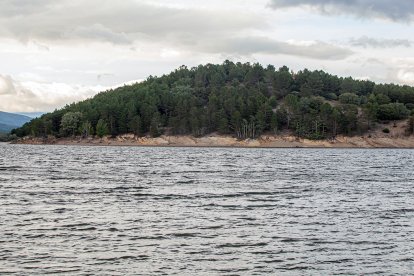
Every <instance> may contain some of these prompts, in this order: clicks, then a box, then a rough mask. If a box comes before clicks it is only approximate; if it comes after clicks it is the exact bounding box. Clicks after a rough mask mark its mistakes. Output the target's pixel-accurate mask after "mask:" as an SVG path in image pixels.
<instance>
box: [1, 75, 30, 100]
mask: <svg viewBox="0 0 414 276" xmlns="http://www.w3.org/2000/svg"><path fill="white" fill-rule="evenodd" d="M4 95H7V96H13V97H22V96H23V97H25V98H33V97H35V95H34V94H33V93H32V92H31V91H30V90H28V89H24V88H22V87H20V86H19V85H18V84H17V83H16V82H15V81H14V80H13V79H12V78H11V77H10V76H3V75H0V96H4Z"/></svg>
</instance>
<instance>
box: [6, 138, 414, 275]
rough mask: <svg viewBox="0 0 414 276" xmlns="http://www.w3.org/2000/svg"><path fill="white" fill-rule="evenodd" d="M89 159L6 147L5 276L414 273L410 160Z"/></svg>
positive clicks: (223, 154) (204, 151)
mask: <svg viewBox="0 0 414 276" xmlns="http://www.w3.org/2000/svg"><path fill="white" fill-rule="evenodd" d="M79 149H80V148H79V147H71V146H67V147H59V146H24V145H5V144H0V151H1V152H2V155H1V156H0V199H1V200H0V218H1V221H0V233H1V235H0V274H2V275H42V274H58V273H60V274H70V275H91V274H95V275H96V274H99V275H102V274H105V275H137V274H142V275H157V274H159V275H169V274H177V275H217V274H218V275H263V274H268V275H328V274H329V275H333V274H342V275H365V274H388V275H412V274H414V265H413V263H414V255H413V252H414V239H413V238H412V237H414V227H413V225H414V209H413V207H412V206H414V174H413V172H414V162H413V161H414V155H413V151H411V150H348V149H329V150H328V149H320V150H319V149H219V148H214V149H208V148H133V147H131V148H129V147H124V148H117V147H82V150H79ZM27 156H30V158H27Z"/></svg>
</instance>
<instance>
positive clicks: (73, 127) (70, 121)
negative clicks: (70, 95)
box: [37, 112, 82, 136]
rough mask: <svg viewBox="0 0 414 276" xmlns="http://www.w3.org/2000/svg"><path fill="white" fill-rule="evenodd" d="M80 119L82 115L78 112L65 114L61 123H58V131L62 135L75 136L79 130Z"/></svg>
mask: <svg viewBox="0 0 414 276" xmlns="http://www.w3.org/2000/svg"><path fill="white" fill-rule="evenodd" d="M81 119H82V113H80V112H67V113H66V114H65V115H63V117H62V121H61V123H60V126H61V128H60V130H61V132H62V135H64V136H66V135H72V136H75V134H76V133H77V130H78V128H79V124H80V122H81ZM39 122H41V121H39ZM37 129H39V127H37Z"/></svg>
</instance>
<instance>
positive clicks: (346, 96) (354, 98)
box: [339, 93, 361, 105]
mask: <svg viewBox="0 0 414 276" xmlns="http://www.w3.org/2000/svg"><path fill="white" fill-rule="evenodd" d="M339 101H340V102H341V103H343V104H356V105H359V103H360V102H361V100H360V98H359V97H358V95H357V94H355V93H343V94H341V95H340V96H339Z"/></svg>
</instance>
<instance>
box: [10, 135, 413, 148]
mask: <svg viewBox="0 0 414 276" xmlns="http://www.w3.org/2000/svg"><path fill="white" fill-rule="evenodd" d="M12 144H27V145H67V146H70V145H72V146H128V147H131V146H134V147H210V148H405V149H410V148H411V149H414V136H398V137H393V136H385V135H381V136H372V137H370V136H338V137H336V138H335V139H330V140H309V139H303V138H298V137H295V136H292V135H262V136H260V137H258V138H257V139H246V140H239V139H237V138H235V137H233V136H225V135H217V134H211V135H207V136H203V137H193V136H189V135H182V136H167V135H161V136H160V137H156V138H151V137H134V135H132V134H125V135H119V136H117V137H115V138H110V137H103V138H102V139H101V138H92V137H90V138H81V137H71V138H55V137H48V138H31V137H25V138H22V139H20V140H18V141H15V142H12Z"/></svg>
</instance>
